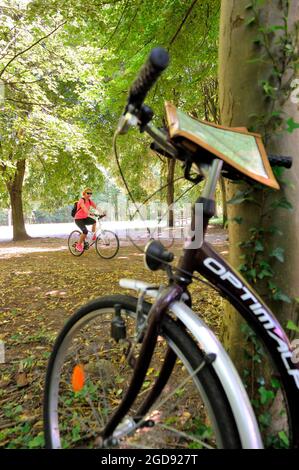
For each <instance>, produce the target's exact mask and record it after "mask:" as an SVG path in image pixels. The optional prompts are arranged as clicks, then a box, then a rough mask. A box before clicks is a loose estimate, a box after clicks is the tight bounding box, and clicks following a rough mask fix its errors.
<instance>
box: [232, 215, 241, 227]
mask: <svg viewBox="0 0 299 470" xmlns="http://www.w3.org/2000/svg"><path fill="white" fill-rule="evenodd" d="M232 222H236V223H237V224H239V225H240V224H241V223H242V222H243V217H241V216H236V217H233V218H232Z"/></svg>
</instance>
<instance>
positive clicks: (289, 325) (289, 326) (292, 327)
mask: <svg viewBox="0 0 299 470" xmlns="http://www.w3.org/2000/svg"><path fill="white" fill-rule="evenodd" d="M287 329H288V330H291V331H296V332H297V333H299V327H298V326H297V325H295V323H294V322H293V321H292V320H289V321H288V323H287Z"/></svg>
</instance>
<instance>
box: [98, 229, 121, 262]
mask: <svg viewBox="0 0 299 470" xmlns="http://www.w3.org/2000/svg"><path fill="white" fill-rule="evenodd" d="M118 250H119V239H118V236H117V235H116V233H114V232H111V231H110V230H103V231H102V232H101V233H100V234H99V236H98V237H97V239H96V251H97V253H98V255H99V256H101V258H104V259H111V258H114V256H116V255H117V253H118Z"/></svg>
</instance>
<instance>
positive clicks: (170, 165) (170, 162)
mask: <svg viewBox="0 0 299 470" xmlns="http://www.w3.org/2000/svg"><path fill="white" fill-rule="evenodd" d="M174 170H175V159H174V158H167V184H168V186H167V206H168V208H169V207H170V209H169V211H168V227H173V224H174V216H173V208H172V204H173V203H174V183H173V180H174Z"/></svg>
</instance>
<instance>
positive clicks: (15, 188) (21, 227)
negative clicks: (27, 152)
mask: <svg viewBox="0 0 299 470" xmlns="http://www.w3.org/2000/svg"><path fill="white" fill-rule="evenodd" d="M25 167H26V160H18V161H17V168H16V171H15V174H14V177H13V178H12V179H11V180H10V181H9V182H8V183H7V189H8V192H9V196H10V204H11V209H12V222H13V240H14V241H18V240H27V239H28V238H30V237H29V236H28V234H27V233H26V229H25V223H24V214H23V202H22V188H23V181H24V175H25Z"/></svg>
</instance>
